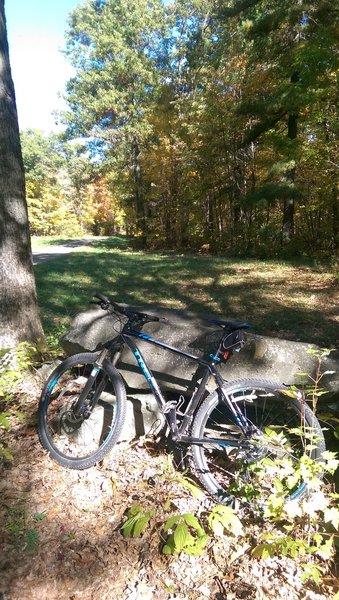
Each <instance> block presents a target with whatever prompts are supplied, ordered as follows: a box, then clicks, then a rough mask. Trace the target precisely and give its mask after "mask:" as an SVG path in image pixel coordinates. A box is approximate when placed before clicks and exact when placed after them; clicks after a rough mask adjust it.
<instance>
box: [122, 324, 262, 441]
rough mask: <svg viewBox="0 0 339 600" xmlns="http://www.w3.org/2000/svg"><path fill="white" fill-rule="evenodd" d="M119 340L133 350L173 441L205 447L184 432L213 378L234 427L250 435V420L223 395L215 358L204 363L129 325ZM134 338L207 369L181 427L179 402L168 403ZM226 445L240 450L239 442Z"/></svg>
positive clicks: (222, 382)
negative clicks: (235, 425) (208, 382)
mask: <svg viewBox="0 0 339 600" xmlns="http://www.w3.org/2000/svg"><path fill="white" fill-rule="evenodd" d="M120 337H121V339H122V340H123V342H125V343H126V344H127V346H128V347H129V348H130V350H131V352H132V353H133V355H134V356H135V358H136V360H137V363H138V365H139V368H140V370H141V372H142V374H143V376H144V377H145V379H146V381H147V382H148V385H149V387H150V389H151V390H152V392H153V394H154V397H155V399H156V401H157V403H158V406H159V408H160V410H161V411H162V412H163V414H164V416H165V418H166V421H167V423H168V425H169V427H170V430H171V435H172V439H173V440H174V441H178V442H181V443H185V444H203V443H206V439H204V440H202V439H199V438H193V437H189V436H187V435H185V432H186V431H187V428H188V426H189V424H190V423H191V421H192V419H193V415H194V413H195V411H196V409H197V407H198V405H199V403H200V402H201V400H202V398H203V395H204V392H205V389H206V384H207V381H208V379H209V377H210V376H212V377H213V378H214V380H215V382H216V384H217V389H218V393H219V394H220V395H221V397H222V398H223V400H224V402H225V403H226V404H227V406H228V408H229V410H230V412H231V414H232V415H233V418H234V421H235V423H236V424H237V425H238V426H239V427H240V428H241V429H242V431H243V433H244V434H245V435H246V434H248V433H249V429H250V427H249V424H248V422H247V420H246V419H245V417H244V415H243V414H242V413H241V411H240V410H238V408H237V406H236V405H234V404H232V402H231V401H230V400H229V399H228V398H227V396H226V395H225V394H224V393H223V389H222V388H223V385H224V380H223V379H222V377H221V375H220V373H219V372H218V370H217V368H216V365H215V362H214V360H213V357H211V358H212V359H211V360H210V361H208V360H205V359H203V358H200V357H198V356H196V355H194V354H191V353H189V352H185V351H184V350H180V349H179V348H176V347H175V346H170V345H169V344H166V343H165V342H161V341H160V340H157V339H156V338H154V337H152V336H151V335H148V334H145V333H143V332H141V331H137V330H135V329H131V328H129V326H128V324H126V325H125V327H124V328H123V330H122V332H121V334H120ZM133 338H137V339H141V340H144V341H145V342H147V343H149V344H153V345H155V346H158V347H160V348H164V349H165V350H168V351H169V352H173V353H175V354H179V355H180V356H183V357H184V358H187V359H189V360H192V361H194V362H197V363H198V364H199V365H201V366H202V367H204V368H205V373H204V375H203V377H202V380H201V382H200V384H199V386H198V387H197V388H196V389H195V391H194V392H193V394H192V396H191V398H190V400H189V402H188V405H187V408H186V410H185V412H184V413H183V414H182V417H183V419H182V422H181V423H180V426H178V421H177V402H175V401H167V402H166V400H165V398H164V396H163V394H162V392H161V390H160V387H159V385H158V383H157V381H156V379H155V377H154V375H153V373H152V371H151V370H150V369H149V367H148V365H147V363H146V361H145V359H144V357H143V355H142V352H141V351H140V350H139V348H138V346H137V345H136V343H135V342H134V340H133ZM208 443H209V444H218V445H222V440H220V439H210V438H209V439H208ZM226 443H227V446H239V442H232V441H231V440H227V441H226V440H225V444H226Z"/></svg>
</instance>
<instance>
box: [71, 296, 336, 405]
mask: <svg viewBox="0 0 339 600" xmlns="http://www.w3.org/2000/svg"><path fill="white" fill-rule="evenodd" d="M137 310H147V311H148V312H149V313H150V314H154V315H157V316H159V317H163V318H165V319H167V322H166V323H164V322H158V323H148V324H147V325H146V326H145V327H144V329H143V331H144V332H145V333H148V334H150V335H152V336H154V337H156V338H158V339H159V340H161V341H163V342H165V343H166V344H169V345H170V346H176V347H178V348H181V349H183V350H184V351H186V352H189V353H190V354H194V355H196V356H198V357H205V358H207V357H208V356H209V354H210V353H211V352H213V351H214V350H215V349H216V346H217V343H218V340H219V338H220V334H221V330H220V329H219V328H217V327H216V326H215V325H211V324H210V323H208V322H207V321H206V320H204V319H202V318H201V317H199V316H197V315H195V314H193V313H191V312H188V311H176V310H166V309H160V308H156V309H151V308H147V309H145V308H144V309H143V308H140V307H138V309H137ZM120 329H121V323H120V321H119V319H117V318H116V317H114V316H112V315H109V314H108V313H107V312H105V311H103V310H101V309H100V308H99V307H95V308H92V309H90V310H88V311H85V312H83V313H79V314H78V315H77V316H76V317H75V318H74V320H73V321H72V323H71V328H70V331H69V332H68V333H66V334H65V335H64V336H63V337H62V338H61V342H60V343H61V346H62V348H63V349H64V350H65V352H66V353H67V354H68V355H72V354H75V353H77V352H84V351H94V350H97V349H100V348H102V346H103V344H104V343H105V342H107V341H109V340H110V339H114V338H116V337H117V336H118V334H119V332H120ZM246 337H247V343H246V344H245V347H244V348H243V350H242V351H241V352H240V353H234V355H233V357H232V359H231V360H230V361H229V362H228V363H226V364H222V365H221V373H222V375H223V377H224V378H225V379H226V380H230V381H231V380H234V379H238V378H239V377H257V378H258V377H260V378H264V379H271V380H273V381H277V382H279V383H284V384H286V385H293V384H294V385H300V383H301V381H302V379H304V380H305V379H307V378H305V377H303V378H301V377H300V376H299V375H298V373H308V374H309V375H310V376H312V377H314V376H315V374H316V370H317V365H318V361H317V359H316V357H315V356H314V354H310V353H309V351H314V350H319V348H318V347H317V346H315V345H314V344H306V343H301V342H294V341H289V340H282V339H278V338H270V337H266V336H260V335H255V334H252V333H246ZM138 346H139V348H140V350H141V352H142V354H143V356H144V357H145V360H146V362H147V363H148V364H149V366H150V368H151V369H152V371H153V373H154V375H155V377H156V379H158V381H159V383H160V385H161V388H162V389H164V390H171V391H174V390H176V391H179V392H180V393H185V392H187V393H189V392H190V391H191V390H192V379H193V381H194V382H195V381H197V379H199V375H200V368H199V366H198V367H197V365H196V363H194V362H193V361H192V360H189V359H186V358H183V357H181V356H180V355H178V354H175V353H172V352H168V351H166V350H164V349H162V348H159V347H157V346H153V345H151V344H149V343H147V342H145V341H143V340H138ZM117 367H118V369H119V370H120V372H121V373H122V375H123V377H124V379H125V382H126V384H127V386H128V387H129V388H134V389H138V390H146V389H149V388H148V384H147V381H146V380H145V378H144V377H143V376H142V375H141V374H140V372H139V367H138V365H137V364H136V361H135V358H134V356H133V355H132V354H131V352H130V350H129V349H128V348H125V349H124V350H123V353H122V355H121V358H120V360H119V362H118V364H117ZM321 370H322V372H327V374H326V375H325V376H324V377H323V379H322V381H321V384H322V386H324V387H325V388H326V389H327V390H328V391H329V392H331V393H338V392H339V356H338V353H331V355H330V357H326V358H324V359H323V361H322V369H321ZM193 387H194V386H193Z"/></svg>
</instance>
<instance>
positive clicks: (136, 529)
mask: <svg viewBox="0 0 339 600" xmlns="http://www.w3.org/2000/svg"><path fill="white" fill-rule="evenodd" d="M154 514H155V511H147V512H145V511H144V510H143V508H142V506H141V505H140V504H134V505H133V506H131V508H130V509H129V511H128V513H127V519H126V521H125V522H124V524H123V525H122V526H121V530H122V533H123V536H124V537H125V538H128V537H139V536H140V535H142V534H143V533H144V531H145V530H146V529H147V527H148V524H149V522H150V520H151V519H152V517H154Z"/></svg>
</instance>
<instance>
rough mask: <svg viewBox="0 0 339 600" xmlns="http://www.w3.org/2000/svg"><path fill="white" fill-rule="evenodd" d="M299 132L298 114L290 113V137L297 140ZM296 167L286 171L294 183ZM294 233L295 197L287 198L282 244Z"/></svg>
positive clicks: (290, 180) (284, 210)
mask: <svg viewBox="0 0 339 600" xmlns="http://www.w3.org/2000/svg"><path fill="white" fill-rule="evenodd" d="M297 133H298V115H296V114H290V115H289V117H288V133H287V135H288V139H290V140H295V139H296V137H297ZM294 179H295V168H294V167H293V169H291V170H290V171H289V172H288V173H286V181H288V182H289V183H291V184H292V183H294ZM293 233H294V198H285V200H284V209H283V223H282V231H281V238H282V245H283V246H286V245H287V244H289V243H290V241H291V239H292V237H293Z"/></svg>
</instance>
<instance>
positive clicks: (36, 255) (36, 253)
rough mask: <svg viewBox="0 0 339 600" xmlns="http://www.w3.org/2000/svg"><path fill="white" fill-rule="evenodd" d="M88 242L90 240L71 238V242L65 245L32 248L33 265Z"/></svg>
mask: <svg viewBox="0 0 339 600" xmlns="http://www.w3.org/2000/svg"><path fill="white" fill-rule="evenodd" d="M90 244H91V240H72V241H71V242H69V243H68V244H65V245H60V246H58V245H56V246H44V247H40V248H33V249H32V255H33V265H38V264H40V263H42V262H45V261H46V260H52V259H53V258H58V257H59V256H64V255H65V254H69V253H70V252H74V250H76V248H79V247H80V246H89V245H90Z"/></svg>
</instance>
